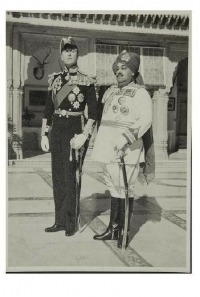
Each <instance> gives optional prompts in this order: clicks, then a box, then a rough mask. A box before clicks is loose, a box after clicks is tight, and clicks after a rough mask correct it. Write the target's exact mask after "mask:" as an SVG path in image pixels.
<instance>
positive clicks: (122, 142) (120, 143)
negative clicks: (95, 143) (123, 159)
mask: <svg viewBox="0 0 200 297" xmlns="http://www.w3.org/2000/svg"><path fill="white" fill-rule="evenodd" d="M126 144H127V139H126V138H125V137H124V136H123V135H121V136H120V137H118V138H117V140H116V142H115V143H114V150H115V151H119V150H122V149H123V147H124V146H125V145H126Z"/></svg>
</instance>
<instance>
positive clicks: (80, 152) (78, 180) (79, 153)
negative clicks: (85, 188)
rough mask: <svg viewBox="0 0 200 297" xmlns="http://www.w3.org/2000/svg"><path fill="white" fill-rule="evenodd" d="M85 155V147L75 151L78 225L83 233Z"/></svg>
mask: <svg viewBox="0 0 200 297" xmlns="http://www.w3.org/2000/svg"><path fill="white" fill-rule="evenodd" d="M83 154H84V146H82V147H81V148H80V149H78V150H75V156H76V216H75V220H76V225H77V224H78V230H79V232H81V219H80V194H81V176H82V166H83Z"/></svg>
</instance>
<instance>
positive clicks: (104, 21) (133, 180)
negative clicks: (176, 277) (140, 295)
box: [2, 10, 192, 273]
mask: <svg viewBox="0 0 200 297" xmlns="http://www.w3.org/2000/svg"><path fill="white" fill-rule="evenodd" d="M5 14H6V17H5V19H6V92H7V93H6V115H7V119H6V120H7V137H6V140H7V152H6V153H7V160H6V161H7V197H6V211H7V213H6V237H7V242H6V272H8V273H14V272H24V273H26V272H107V273H109V272H119V273H125V272H132V273H142V272H144V273H191V216H192V214H191V102H192V98H191V94H192V92H191V79H190V78H191V76H190V71H191V22H192V12H191V11H186V10H183V11H182V10H180V11H165V10H162V11H156V10H155V11H137V10H129V11H127V10H126V11H123V10H121V11H115V10H113V11H108V10H105V11H102V10H96V11H89V10H88V11H77V10H74V11H67V10H63V11H43V10H35V11H32V10H26V11H24V10H21V11H19V10H7V11H6V12H5ZM2 100H4V99H2Z"/></svg>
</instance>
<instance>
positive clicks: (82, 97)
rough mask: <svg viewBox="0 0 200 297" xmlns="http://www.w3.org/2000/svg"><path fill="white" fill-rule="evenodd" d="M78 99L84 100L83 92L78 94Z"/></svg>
mask: <svg viewBox="0 0 200 297" xmlns="http://www.w3.org/2000/svg"><path fill="white" fill-rule="evenodd" d="M78 101H79V102H83V101H84V95H83V94H81V93H80V94H78Z"/></svg>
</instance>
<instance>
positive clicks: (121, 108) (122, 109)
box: [120, 105, 129, 115]
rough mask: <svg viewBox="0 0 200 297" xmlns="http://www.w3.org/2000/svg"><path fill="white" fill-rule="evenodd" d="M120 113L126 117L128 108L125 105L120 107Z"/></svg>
mask: <svg viewBox="0 0 200 297" xmlns="http://www.w3.org/2000/svg"><path fill="white" fill-rule="evenodd" d="M120 112H121V113H122V114H123V115H128V114H129V109H128V106H126V105H123V106H121V107H120Z"/></svg>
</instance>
